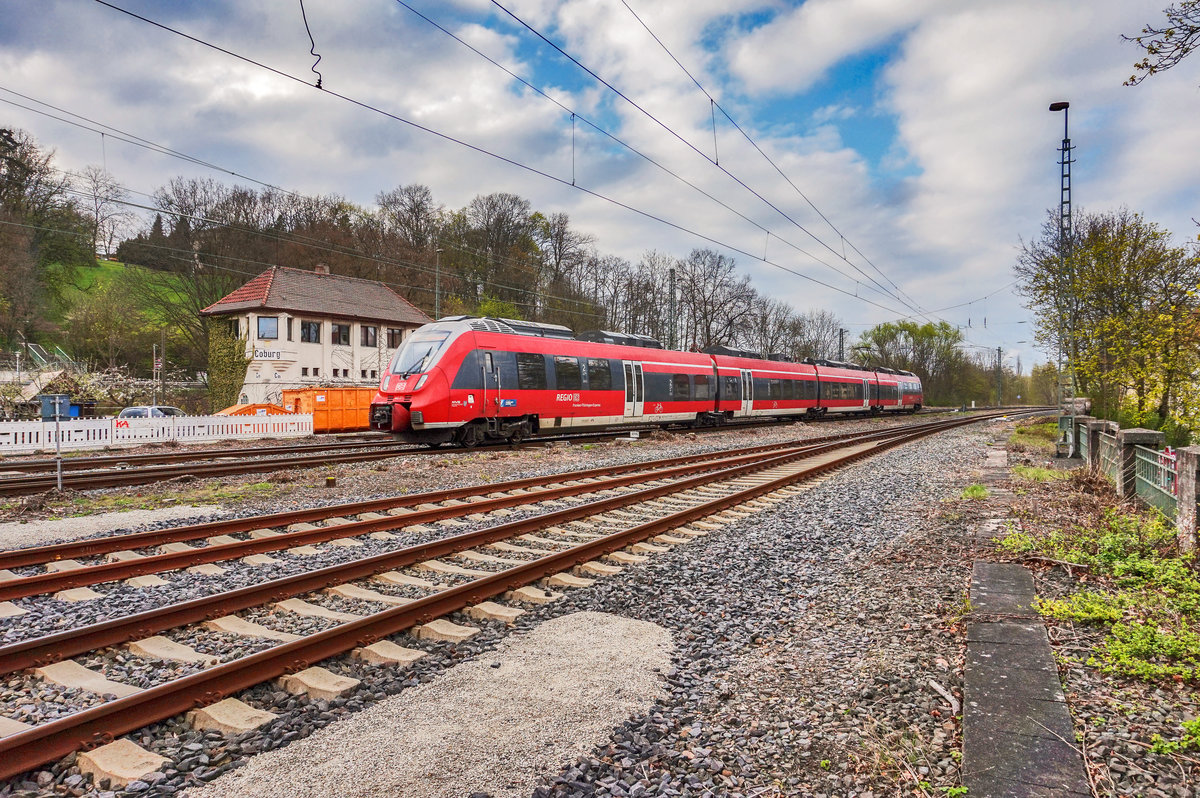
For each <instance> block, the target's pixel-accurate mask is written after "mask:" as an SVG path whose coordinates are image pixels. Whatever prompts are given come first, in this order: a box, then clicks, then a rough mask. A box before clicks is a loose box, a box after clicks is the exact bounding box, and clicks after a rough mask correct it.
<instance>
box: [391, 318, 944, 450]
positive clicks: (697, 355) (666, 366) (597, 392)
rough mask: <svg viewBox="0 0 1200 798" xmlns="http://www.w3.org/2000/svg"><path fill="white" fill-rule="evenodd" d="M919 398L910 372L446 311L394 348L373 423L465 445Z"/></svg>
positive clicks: (844, 409) (903, 404) (906, 404)
mask: <svg viewBox="0 0 1200 798" xmlns="http://www.w3.org/2000/svg"><path fill="white" fill-rule="evenodd" d="M921 403H922V395H921V381H920V379H919V378H918V377H917V376H916V375H915V374H913V373H912V372H908V371H895V370H892V369H882V368H881V369H874V370H872V369H867V368H864V367H862V366H855V365H853V364H850V363H836V362H831V361H824V360H817V361H809V360H805V361H804V362H801V363H792V362H788V361H785V360H783V359H782V358H780V359H774V358H773V357H768V358H767V359H764V358H763V357H761V356H760V355H757V354H754V353H750V352H742V351H738V350H732V349H726V348H717V349H713V350H710V351H708V352H675V351H671V350H667V349H663V348H661V346H660V345H659V344H658V342H656V341H654V340H653V339H650V338H647V337H645V336H637V335H624V334H621V333H609V332H589V333H581V334H579V335H578V336H577V335H575V334H574V333H572V332H571V330H569V329H567V328H566V327H561V326H559V325H554V324H538V323H536V322H525V321H513V320H509V319H491V318H476V317H472V316H452V317H447V318H444V319H441V320H440V321H437V322H434V323H432V324H426V325H425V326H424V327H421V328H420V329H418V330H416V331H415V332H414V333H413V334H412V335H411V336H409V338H408V340H406V341H405V342H404V344H403V345H402V346H401V347H400V349H399V350H398V351H397V352H396V355H395V357H394V358H393V359H392V363H391V366H390V367H389V369H388V371H387V373H386V374H384V375H383V378H382V380H381V381H380V385H379V393H378V394H377V395H376V396H375V400H374V402H372V404H371V429H374V430H380V431H382V432H391V433H393V434H395V435H397V436H399V437H400V438H402V439H403V440H406V441H411V442H414V443H426V444H431V445H437V444H440V443H447V442H453V443H457V444H460V445H463V446H474V445H476V444H478V443H481V442H483V441H484V440H487V439H508V440H520V439H521V438H525V437H528V436H530V435H536V434H537V433H539V432H550V431H556V432H557V431H561V430H565V429H589V428H591V429H595V428H614V427H617V428H619V427H621V426H622V425H646V424H664V425H666V424H682V425H686V426H697V425H714V424H721V423H724V422H726V421H729V420H732V419H737V418H751V417H754V418H758V417H792V418H796V417H813V416H818V415H825V414H829V413H857V414H867V413H870V414H875V413H880V412H883V411H890V412H916V411H917V410H918V409H919V408H920V407H921Z"/></svg>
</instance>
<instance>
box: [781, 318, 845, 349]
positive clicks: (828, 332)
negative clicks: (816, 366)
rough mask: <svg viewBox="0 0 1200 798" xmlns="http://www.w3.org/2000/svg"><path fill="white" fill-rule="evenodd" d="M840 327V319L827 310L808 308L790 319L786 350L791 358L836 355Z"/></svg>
mask: <svg viewBox="0 0 1200 798" xmlns="http://www.w3.org/2000/svg"><path fill="white" fill-rule="evenodd" d="M841 327H842V322H841V320H840V319H839V318H838V317H837V316H835V315H833V314H832V313H831V312H829V311H828V310H810V311H809V312H808V313H805V314H804V315H803V316H797V317H795V318H794V319H793V321H792V329H791V342H790V346H789V349H788V352H789V354H790V355H791V356H792V359H793V360H803V359H804V358H806V357H811V358H834V357H837V352H838V330H840V329H841Z"/></svg>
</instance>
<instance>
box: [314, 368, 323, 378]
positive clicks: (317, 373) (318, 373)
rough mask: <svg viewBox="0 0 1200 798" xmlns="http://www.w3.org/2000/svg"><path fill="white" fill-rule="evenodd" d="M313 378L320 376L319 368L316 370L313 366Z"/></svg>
mask: <svg viewBox="0 0 1200 798" xmlns="http://www.w3.org/2000/svg"><path fill="white" fill-rule="evenodd" d="M313 376H314V377H320V376H321V370H320V369H319V368H317V367H316V366H313Z"/></svg>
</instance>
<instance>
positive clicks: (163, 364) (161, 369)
mask: <svg viewBox="0 0 1200 798" xmlns="http://www.w3.org/2000/svg"><path fill="white" fill-rule="evenodd" d="M158 351H159V353H160V355H161V358H162V359H161V361H160V362H159V364H158V376H159V380H160V381H161V383H162V391H161V393H162V401H163V404H164V405H165V404H166V403H167V328H166V327H163V328H162V346H160V347H159V348H158Z"/></svg>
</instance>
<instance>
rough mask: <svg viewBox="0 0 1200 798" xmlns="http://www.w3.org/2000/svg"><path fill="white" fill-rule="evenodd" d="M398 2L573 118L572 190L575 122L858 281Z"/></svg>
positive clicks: (401, 0)
mask: <svg viewBox="0 0 1200 798" xmlns="http://www.w3.org/2000/svg"><path fill="white" fill-rule="evenodd" d="M395 2H396V3H397V5H399V6H401V7H403V8H405V9H407V10H408V11H410V12H412V13H413V14H414V15H415V16H417V17H418V18H419V19H421V20H423V21H424V22H426V23H428V24H429V25H430V26H432V27H434V28H436V29H437V30H439V31H441V32H442V33H443V34H445V35H446V36H448V37H450V38H451V39H453V40H454V41H456V42H458V43H459V44H460V45H462V46H463V47H465V48H466V49H468V50H470V51H471V52H473V53H475V54H476V55H478V56H479V57H480V58H482V59H484V60H485V61H487V62H488V63H489V64H491V65H492V66H494V67H495V68H497V69H499V70H500V71H502V72H504V73H505V74H506V75H508V76H509V77H511V78H512V79H513V80H515V81H517V82H519V83H520V84H521V85H523V86H525V87H526V88H528V89H530V90H531V91H533V92H535V93H536V94H538V95H540V96H541V97H543V98H545V99H546V100H548V101H549V102H551V103H553V104H554V105H556V106H557V107H558V108H559V109H560V110H562V111H563V112H564V113H567V114H570V116H571V185H572V186H574V185H575V184H576V180H575V120H576V119H578V120H579V121H580V122H582V123H583V124H585V125H587V126H588V127H590V128H591V129H592V130H595V131H596V132H597V133H599V134H601V135H603V136H605V137H606V138H608V139H609V140H611V141H613V142H614V143H616V144H618V145H619V146H621V147H624V148H625V149H627V150H629V151H630V152H631V153H633V154H634V155H637V156H638V157H639V158H641V159H643V160H644V161H646V162H647V163H649V164H650V165H651V166H653V167H655V168H656V169H658V170H660V171H662V172H664V173H665V174H667V175H670V176H671V177H672V178H674V179H675V180H677V181H679V182H680V183H683V184H684V185H686V186H687V187H689V188H691V189H692V190H694V191H696V192H697V193H699V194H701V195H702V196H704V197H705V198H707V199H708V200H710V201H712V202H714V203H716V204H717V205H719V206H721V207H722V208H724V209H725V210H727V211H729V212H730V213H732V214H734V215H735V216H737V217H738V218H740V219H741V220H743V221H744V222H746V223H748V224H750V225H752V226H754V227H756V228H758V229H759V230H761V231H762V232H764V233H766V234H767V235H769V236H770V235H774V236H775V237H776V238H778V239H779V241H780V242H781V243H783V244H785V245H787V246H788V247H790V248H791V249H792V250H794V251H795V252H796V253H798V254H800V255H803V256H805V257H807V258H811V259H812V260H813V261H815V262H817V263H819V264H821V265H822V266H825V267H826V268H828V269H830V270H832V271H834V272H836V273H837V274H839V275H841V276H842V277H844V278H845V279H847V280H852V281H853V280H855V278H854V277H852V276H851V275H849V274H846V273H845V272H843V271H842V270H841V269H839V268H837V267H836V266H834V265H833V264H831V263H829V262H828V261H826V260H823V259H822V258H820V257H818V256H817V255H815V254H813V253H812V252H809V251H808V250H806V249H804V248H802V247H800V246H799V245H797V244H796V243H794V242H792V241H790V240H788V239H787V238H785V237H783V236H781V235H779V234H778V233H777V232H773V231H772V230H770V229H768V228H767V227H765V226H763V225H762V224H761V223H759V222H758V221H756V220H755V219H752V218H751V217H749V216H747V215H746V214H744V213H742V212H741V211H739V210H737V209H736V208H734V207H732V206H731V205H729V203H727V202H725V201H724V200H722V199H720V198H719V197H717V196H716V195H714V194H712V193H711V192H709V191H706V190H705V189H703V188H701V187H700V186H699V185H697V184H696V183H693V182H692V181H690V180H688V179H687V178H685V177H683V176H682V175H680V174H679V173H678V172H675V171H674V170H672V169H670V168H669V167H667V166H666V165H665V164H663V163H662V162H660V161H658V160H656V159H654V158H652V157H650V156H649V155H647V154H646V153H644V152H642V151H641V150H639V149H638V148H637V147H634V146H633V145H632V144H630V143H629V142H627V141H625V140H624V139H622V138H620V137H619V136H617V135H616V134H614V133H612V132H611V131H609V130H606V129H605V128H603V127H601V126H600V125H599V124H597V123H596V122H593V121H592V120H591V119H589V118H588V117H586V116H584V115H583V114H581V113H580V112H579V111H577V110H575V109H573V108H570V107H568V106H566V105H564V104H563V103H562V102H560V101H559V100H557V99H555V98H554V97H552V96H551V95H550V94H549V93H548V92H546V91H545V90H543V89H542V88H541V87H539V86H536V85H534V84H533V83H531V82H530V81H528V80H526V79H525V78H523V77H521V76H520V75H518V74H517V73H515V72H513V71H512V70H511V69H509V68H508V67H506V66H504V65H503V64H501V63H500V62H499V61H497V60H496V59H494V58H492V57H491V56H489V55H488V54H487V53H484V52H483V51H482V50H480V49H479V48H478V47H475V46H474V45H473V44H471V43H470V42H467V41H465V40H464V39H463V38H462V37H460V36H458V35H457V34H455V33H454V32H453V31H451V30H449V29H448V28H446V27H445V26H444V25H441V24H440V23H438V22H437V21H436V20H433V19H431V18H430V17H429V16H427V15H426V14H424V13H422V12H421V11H419V10H418V9H416V8H414V7H413V6H412V5H410V4H409V3H408V2H406V0H395ZM714 135H715V128H714ZM714 147H715V139H714ZM762 260H764V261H765V260H766V258H765V257H764V258H762ZM843 260H844V258H843ZM869 287H870V288H871V290H872V291H873V292H874V293H876V294H878V295H880V296H884V297H889V298H891V299H895V300H896V301H898V302H900V303H901V304H904V302H903V301H901V300H900V299H899V298H898V297H896V296H895V295H894V294H891V293H889V292H887V291H885V290H883V289H881V288H876V287H875V286H869ZM909 309H913V308H912V307H911V306H909Z"/></svg>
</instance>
